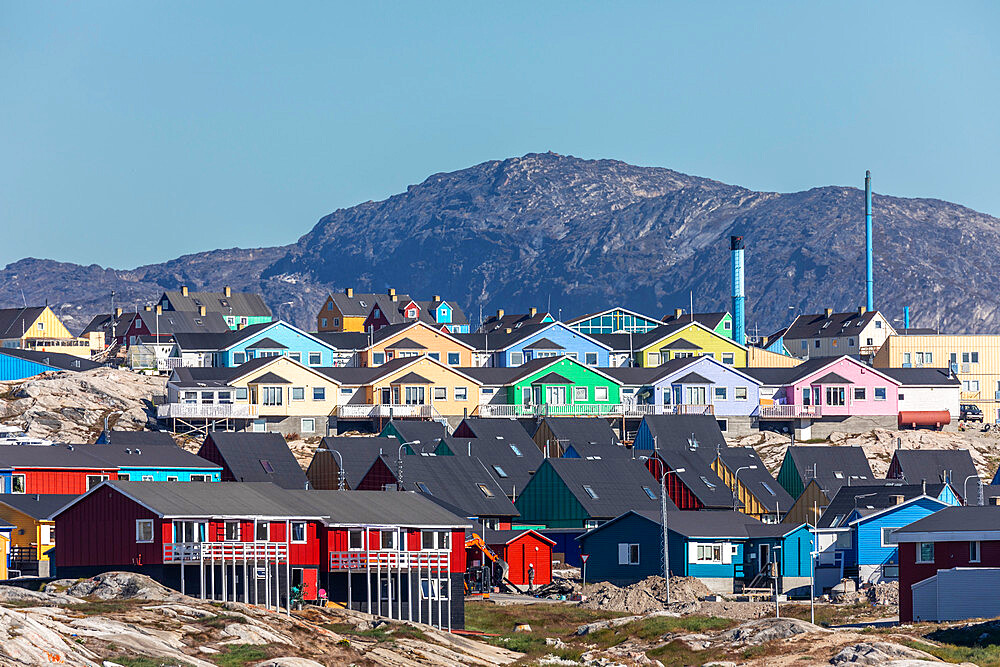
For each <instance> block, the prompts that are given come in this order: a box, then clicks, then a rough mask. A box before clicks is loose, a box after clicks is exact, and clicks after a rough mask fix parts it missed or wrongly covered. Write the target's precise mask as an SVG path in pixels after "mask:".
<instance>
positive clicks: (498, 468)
mask: <svg viewBox="0 0 1000 667" xmlns="http://www.w3.org/2000/svg"><path fill="white" fill-rule="evenodd" d="M493 469H494V470H496V471H497V474H498V475H500V477H507V473H506V472H504V469H503V468H501V467H500V466H497V465H495V466H493Z"/></svg>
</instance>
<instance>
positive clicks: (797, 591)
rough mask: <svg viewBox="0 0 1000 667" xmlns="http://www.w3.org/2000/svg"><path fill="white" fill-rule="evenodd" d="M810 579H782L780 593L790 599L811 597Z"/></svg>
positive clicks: (779, 586) (779, 587)
mask: <svg viewBox="0 0 1000 667" xmlns="http://www.w3.org/2000/svg"><path fill="white" fill-rule="evenodd" d="M809 584H810V579H809V577H781V579H780V581H779V582H778V591H779V592H780V593H784V594H785V595H788V596H790V597H809Z"/></svg>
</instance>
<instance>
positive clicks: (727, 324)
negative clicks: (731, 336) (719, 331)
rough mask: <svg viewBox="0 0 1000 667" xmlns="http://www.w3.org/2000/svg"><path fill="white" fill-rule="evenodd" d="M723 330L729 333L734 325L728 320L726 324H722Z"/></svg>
mask: <svg viewBox="0 0 1000 667" xmlns="http://www.w3.org/2000/svg"><path fill="white" fill-rule="evenodd" d="M722 328H723V329H725V330H726V331H729V330H730V329H732V328H733V323H732V322H730V321H729V320H726V321H725V322H723V323H722Z"/></svg>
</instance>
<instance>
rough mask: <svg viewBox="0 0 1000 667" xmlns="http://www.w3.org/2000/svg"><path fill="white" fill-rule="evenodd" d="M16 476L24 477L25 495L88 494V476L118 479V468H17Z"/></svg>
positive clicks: (15, 470)
mask: <svg viewBox="0 0 1000 667" xmlns="http://www.w3.org/2000/svg"><path fill="white" fill-rule="evenodd" d="M13 474H15V475H21V474H23V475H24V492H25V493H73V494H76V495H80V494H81V493H86V492H87V475H107V476H108V479H118V469H117V468H89V469H87V468H15V469H14V473H13Z"/></svg>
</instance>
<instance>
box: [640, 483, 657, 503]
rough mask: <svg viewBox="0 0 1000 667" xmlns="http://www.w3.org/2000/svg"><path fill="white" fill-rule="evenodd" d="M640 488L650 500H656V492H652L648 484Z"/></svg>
mask: <svg viewBox="0 0 1000 667" xmlns="http://www.w3.org/2000/svg"><path fill="white" fill-rule="evenodd" d="M642 490H643V491H645V492H646V495H647V496H649V499H650V500H656V494H655V493H653V490H652V489H651V488H649V487H648V486H644V487H642Z"/></svg>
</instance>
